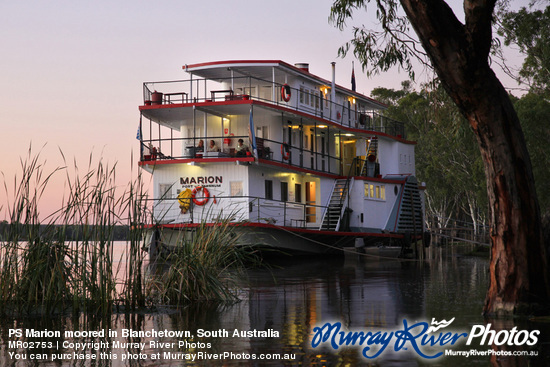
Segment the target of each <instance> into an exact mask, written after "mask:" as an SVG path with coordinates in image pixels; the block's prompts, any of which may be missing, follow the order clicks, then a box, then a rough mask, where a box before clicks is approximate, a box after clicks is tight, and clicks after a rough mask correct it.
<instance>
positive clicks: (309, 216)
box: [306, 182, 317, 223]
mask: <svg viewBox="0 0 550 367" xmlns="http://www.w3.org/2000/svg"><path fill="white" fill-rule="evenodd" d="M316 194H317V193H316V190H315V182H306V223H315V222H316V221H317V216H316V211H317V207H316V206H315V205H316V204H317V203H316V201H315V199H316V197H317V195H316Z"/></svg>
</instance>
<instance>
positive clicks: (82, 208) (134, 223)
mask: <svg viewBox="0 0 550 367" xmlns="http://www.w3.org/2000/svg"><path fill="white" fill-rule="evenodd" d="M61 156H62V157H63V163H64V166H63V167H60V168H56V169H53V170H51V171H50V172H48V173H46V171H45V165H44V163H43V162H41V161H40V158H39V157H40V154H37V155H33V153H32V149H30V148H29V153H28V157H27V158H26V159H22V160H21V172H22V174H21V176H20V177H19V178H17V176H16V177H15V179H14V182H13V192H10V190H9V189H8V185H7V183H6V180H5V178H4V191H5V193H6V197H8V198H12V200H11V201H10V202H9V203H8V204H7V207H6V208H5V209H6V212H7V218H6V221H5V222H7V223H9V224H7V225H6V224H4V225H2V228H3V230H2V233H0V313H4V314H6V313H30V312H38V313H43V314H51V313H56V312H67V311H71V312H73V313H75V314H77V313H80V312H84V313H101V314H110V313H111V312H113V308H114V307H119V306H123V307H124V309H125V310H128V311H130V310H135V309H138V308H143V307H151V306H156V305H158V304H167V305H180V304H184V303H189V302H192V301H201V302H202V301H215V302H220V301H221V302H226V301H234V300H236V298H237V296H236V292H235V290H236V286H235V284H236V283H235V282H236V280H237V279H238V278H239V276H240V275H242V273H243V269H244V268H245V267H246V266H247V265H248V264H253V263H257V262H258V257H257V256H256V254H255V253H254V252H252V251H250V249H245V248H242V247H239V246H237V243H238V242H239V239H240V235H239V234H238V232H237V231H236V225H235V222H234V219H235V217H236V215H229V216H227V217H224V218H221V217H220V218H218V219H217V220H216V223H215V224H214V225H207V224H205V221H203V222H202V224H200V225H199V226H198V228H196V229H194V235H193V236H192V237H193V239H192V240H191V241H184V240H183V238H182V241H181V243H180V244H179V245H178V246H177V248H176V249H175V251H173V252H172V253H171V254H170V255H169V257H168V263H169V265H170V266H169V267H168V269H167V270H166V271H163V272H160V273H155V274H149V275H148V274H146V273H145V272H144V268H145V267H144V265H145V263H146V253H145V252H144V251H143V246H144V240H143V238H144V231H145V229H144V225H143V224H144V223H150V222H151V219H150V213H148V212H147V210H146V207H147V203H148V197H147V192H146V190H145V186H146V185H145V184H144V182H143V178H142V176H141V174H137V175H136V176H137V177H136V179H135V180H134V181H132V182H130V183H128V185H127V186H126V187H118V186H117V185H116V183H115V181H116V169H117V165H116V164H115V165H113V166H109V165H106V164H104V163H103V162H102V161H101V160H99V162H97V163H93V162H94V161H95V160H94V158H93V156H92V155H90V159H89V163H88V167H87V170H86V171H85V172H84V173H80V171H79V167H78V165H77V164H76V162H75V163H74V166H73V169H72V170H71V171H70V170H69V169H68V167H69V165H68V164H67V160H66V159H65V156H64V155H63V152H61ZM61 172H64V175H65V190H64V192H65V195H64V196H63V199H62V203H61V205H60V209H58V210H56V211H55V212H54V213H52V214H50V215H48V216H47V217H46V218H45V219H44V220H42V221H41V220H40V218H41V213H40V211H39V203H40V199H41V198H42V196H43V195H44V192H45V191H46V188H47V187H48V185H50V184H51V183H52V177H53V176H54V175H56V174H60V173H61ZM58 190H59V189H58ZM117 225H127V226H128V227H129V228H130V231H129V238H128V239H127V249H126V252H125V254H124V256H125V261H124V264H125V266H126V268H125V269H122V268H119V267H118V268H115V265H114V264H115V262H116V261H117V260H119V259H114V254H113V245H114V242H115V240H114V229H115V227H116V226H117ZM69 232H70V235H71V237H72V239H71V240H67V238H68V235H69ZM120 272H122V273H124V274H125V277H124V278H123V279H122V284H118V287H117V278H119V276H118V275H119V274H120Z"/></svg>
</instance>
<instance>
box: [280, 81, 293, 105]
mask: <svg viewBox="0 0 550 367" xmlns="http://www.w3.org/2000/svg"><path fill="white" fill-rule="evenodd" d="M291 94H292V92H291V90H290V86H289V85H288V84H284V85H283V86H282V87H281V99H282V100H283V101H285V102H288V101H290V96H291Z"/></svg>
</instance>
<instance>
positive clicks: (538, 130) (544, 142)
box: [514, 93, 550, 214]
mask: <svg viewBox="0 0 550 367" xmlns="http://www.w3.org/2000/svg"><path fill="white" fill-rule="evenodd" d="M514 107H515V109H516V111H517V114H518V117H519V119H520V121H521V126H522V129H523V132H524V134H525V140H526V141H527V148H528V149H529V155H530V156H531V164H532V165H533V175H534V177H535V187H536V189H537V194H538V197H539V204H540V207H541V212H542V213H543V214H550V170H549V169H548V157H549V156H550V145H549V144H548V142H549V141H550V129H549V128H548V124H549V122H550V101H548V99H546V98H545V97H544V96H541V95H538V94H534V93H529V94H526V95H525V96H523V97H522V98H521V99H518V100H517V101H516V102H515V104H514Z"/></svg>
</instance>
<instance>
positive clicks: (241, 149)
mask: <svg viewBox="0 0 550 367" xmlns="http://www.w3.org/2000/svg"><path fill="white" fill-rule="evenodd" d="M236 150H237V157H241V156H246V153H247V152H248V147H247V146H246V145H244V140H243V139H239V140H238V142H237V148H236Z"/></svg>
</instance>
